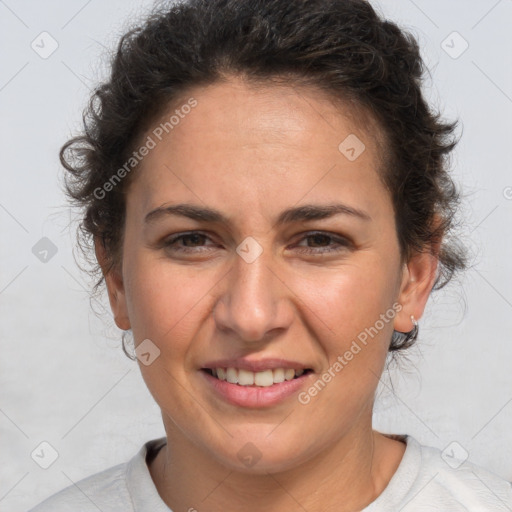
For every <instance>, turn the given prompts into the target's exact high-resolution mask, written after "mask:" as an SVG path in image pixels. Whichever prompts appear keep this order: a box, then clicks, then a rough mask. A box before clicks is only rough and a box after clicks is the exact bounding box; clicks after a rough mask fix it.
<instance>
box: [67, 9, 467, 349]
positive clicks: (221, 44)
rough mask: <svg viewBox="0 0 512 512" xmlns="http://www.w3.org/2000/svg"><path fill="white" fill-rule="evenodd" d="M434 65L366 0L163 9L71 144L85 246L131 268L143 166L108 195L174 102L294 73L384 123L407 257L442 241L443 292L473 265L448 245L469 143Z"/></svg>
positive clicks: (136, 34)
mask: <svg viewBox="0 0 512 512" xmlns="http://www.w3.org/2000/svg"><path fill="white" fill-rule="evenodd" d="M424 71H425V65H424V62H423V60H422V58H421V56H420V51H419V47H418V43H417V41H416V39H415V38H414V36H413V35H412V34H411V33H409V32H407V31H405V30H404V29H400V28H399V27H398V26H397V25H396V24H395V23H393V22H390V21H387V20H385V19H383V18H382V17H381V16H380V15H378V14H377V13H376V11H375V10H374V9H373V7H372V6H371V5H370V3H369V2H368V1H365V0H188V1H183V2H180V3H177V4H171V5H170V6H167V7H163V8H162V7H160V8H158V9H155V10H153V11H152V12H151V13H150V14H149V15H148V16H147V18H146V19H145V20H144V21H143V22H142V23H141V24H140V25H139V26H137V27H136V28H133V29H131V30H129V31H128V32H127V33H125V34H124V35H123V36H122V38H121V40H120V42H119V45H118V47H117V51H116V53H115V55H114V56H113V58H112V62H111V69H110V76H109V78H108V80H106V81H105V82H104V83H102V84H100V85H99V86H98V87H97V88H96V89H95V91H94V93H93V94H92V96H91V99H90V102H89V105H88V107H87V109H86V110H85V112H84V116H83V123H84V130H83V133H82V134H81V135H79V136H77V137H74V138H72V139H70V140H69V141H67V142H66V143H65V144H64V145H63V147H62V149H61V151H60V159H61V162H62V165H63V166H64V168H65V169H66V170H67V171H69V172H68V173H66V177H65V192H66V193H67V195H68V197H69V199H70V200H71V203H72V204H73V205H74V206H78V207H79V208H80V211H81V212H82V215H81V222H80V226H79V230H78V236H79V246H80V248H81V249H82V250H83V252H84V253H86V254H89V255H90V254H91V253H92V252H93V251H91V249H92V248H93V247H94V244H95V242H96V243H98V242H101V243H102V244H103V246H104V248H105V250H106V255H107V258H108V262H109V264H108V269H107V272H109V271H111V270H112V269H113V268H116V267H118V266H120V264H121V261H122V252H121V249H122V240H123V232H124V221H125V197H126V192H127V189H128V186H129V184H130V182H131V179H132V177H133V175H134V173H133V172H132V173H130V174H129V175H128V176H127V177H126V178H124V179H123V181H122V182H121V183H120V184H119V185H118V186H115V187H110V188H111V190H109V191H108V192H107V193H105V194H103V193H102V194H101V195H99V194H98V193H97V190H98V189H99V188H101V187H103V185H104V184H105V183H106V182H107V181H108V180H109V179H110V178H111V177H112V176H113V175H114V174H115V172H116V170H118V169H119V168H120V167H121V166H122V165H123V163H124V162H126V161H127V159H129V158H130V154H131V152H133V150H134V147H135V143H136V141H137V140H138V138H140V137H141V135H143V134H144V133H145V130H146V129H147V127H148V126H149V124H150V123H151V121H152V120H154V119H155V118H156V117H157V116H158V115H159V114H161V112H163V111H164V110H165V109H167V107H168V105H169V104H171V103H173V102H174V101H176V100H177V99H178V98H180V97H182V96H183V95H184V94H185V93H186V92H187V90H188V89H190V88H191V87H196V86H203V85H204V86H206V85H209V84H212V83H215V82H220V81H222V80H225V79H226V77H229V76H230V75H231V76H241V77H244V78H245V79H246V80H250V81H253V82H259V83H268V82H269V81H273V80H283V81H285V82H288V83H290V84H292V85H305V84H306V85H313V86H315V87H317V88H318V89H321V90H322V91H325V92H327V93H328V94H329V95H330V97H331V98H333V100H342V101H343V100H344V101H346V100H347V99H349V100H350V101H351V102H352V103H353V105H355V106H356V107H358V108H361V109H363V110H364V112H366V113H369V114H370V115H371V116H373V117H372V118H373V119H375V120H376V121H377V125H378V127H379V128H380V130H381V132H382V134H383V135H384V137H385V141H386V152H385V153H386V154H385V155H383V156H385V168H384V172H383V173H382V174H383V175H382V176H381V178H382V180H383V182H384V183H385V185H386V187H387V188H388V189H389V191H390V194H391V197H392V202H393V206H394V212H395V222H396V229H397V235H398V240H399V244H400V250H401V254H402V259H403V260H404V261H407V259H408V258H409V256H410V255H411V253H412V251H425V250H432V247H434V246H436V244H437V243H438V242H439V243H440V242H441V241H442V244H441V245H440V249H439V252H438V258H439V269H438V275H437V277H436V281H435V285H434V289H439V288H441V287H442V286H444V285H445V284H446V283H448V282H449V281H450V279H451V278H452V277H453V275H454V274H455V273H456V272H457V271H458V270H461V269H463V268H465V266H466V257H465V251H464V248H463V246H462V245H461V244H460V243H459V242H458V241H457V240H456V238H455V239H452V240H450V243H447V239H448V238H449V236H450V235H451V232H452V231H453V228H454V227H455V222H454V218H455V214H456V213H457V210H458V205H459V202H460V195H459V192H458V190H457V187H456V186H455V184H454V183H453V181H452V179H451V178H450V176H449V173H448V169H447V167H448V165H447V158H446V157H447V155H448V154H449V152H450V151H451V150H452V149H453V148H454V147H455V145H456V144H457V142H458V141H456V140H455V137H454V130H455V127H456V125H457V121H455V122H451V123H448V122H443V121H442V120H441V117H440V114H439V113H437V112H434V111H433V110H432V109H431V108H430V106H429V105H428V104H427V103H426V101H425V99H424V97H423V95H422V91H421V86H422V80H423V75H424ZM95 191H96V192H95ZM103 196H104V197H103ZM435 219H436V220H440V222H437V221H436V222H434V220H435ZM452 238H453V237H452ZM86 257H87V256H86ZM92 274H93V275H94V277H95V278H98V280H97V282H96V284H95V286H94V291H97V290H98V287H99V286H100V285H101V284H102V282H103V280H104V276H103V273H102V271H101V268H100V267H99V265H98V264H97V262H96V261H95V262H94V263H93V270H92ZM416 336H417V330H413V331H411V332H410V333H398V332H396V331H395V332H394V334H393V337H392V340H391V343H390V347H389V350H390V351H397V350H401V349H405V348H408V347H409V346H411V345H412V344H413V343H414V341H415V339H416Z"/></svg>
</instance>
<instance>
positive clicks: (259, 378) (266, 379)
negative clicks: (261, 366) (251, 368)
mask: <svg viewBox="0 0 512 512" xmlns="http://www.w3.org/2000/svg"><path fill="white" fill-rule="evenodd" d="M248 373H252V372H248ZM294 373H295V372H294ZM253 375H254V383H255V384H256V386H264V387H267V386H272V384H274V375H273V373H272V370H265V371H263V372H258V373H254V374H253Z"/></svg>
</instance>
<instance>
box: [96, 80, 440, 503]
mask: <svg viewBox="0 0 512 512" xmlns="http://www.w3.org/2000/svg"><path fill="white" fill-rule="evenodd" d="M187 94H188V95H187V96H185V97H184V98H185V99H184V101H183V103H181V104H184V103H185V102H186V99H187V98H189V97H191V96H193V97H194V98H195V99H196V100H197V102H198V104H197V107H195V108H194V109H193V110H192V111H191V112H190V113H189V114H188V115H187V116H185V117H184V119H181V120H180V123H179V125H177V126H175V127H174V129H173V131H172V132H170V133H169V134H168V135H167V136H166V137H164V138H163V140H162V141H161V142H159V143H158V144H157V146H156V147H155V148H154V149H152V150H151V151H150V153H149V154H148V155H147V156H146V157H145V158H144V160H143V161H142V163H141V164H140V166H139V167H138V168H137V170H136V171H135V172H136V173H137V175H136V176H135V177H134V180H133V182H132V183H131V184H130V187H129V190H128V194H127V205H126V225H125V232H124V241H123V254H122V257H123V259H122V267H121V268H119V270H114V271H112V272H110V273H107V274H106V284H107V288H108V293H109V299H110V304H111V307H112V311H113V313H114V317H115V321H116V323H117V325H118V327H120V328H121V329H125V330H126V329H130V328H131V329H132V330H133V335H134V338H135V340H136V344H138V343H140V342H141V341H142V340H144V339H147V338H148V339H150V340H151V341H152V342H153V343H154V344H155V345H156V346H157V347H158V348H159V350H160V356H159V357H158V358H157V359H155V361H154V362H153V363H152V364H150V365H149V366H145V365H143V364H141V363H140V362H139V366H140V369H141V372H142V376H143V378H144V380H145V382H146V384H147V386H148V389H149V390H150V392H151V394H152V395H153V397H154V399H155V400H156V402H157V403H158V405H159V406H160V408H161V410H162V418H163V422H164V426H165V430H166V434H167V440H168V444H167V446H166V447H164V448H162V449H161V450H160V452H159V453H158V456H157V457H156V459H155V460H154V461H153V462H152V463H151V464H150V466H149V469H150V472H151V476H152V478H153V481H154V482H155V485H156V487H157V489H158V492H159V494H160V496H161V497H162V499H163V500H164V501H165V502H166V503H167V505H168V506H169V507H170V508H172V510H173V511H175V512H182V511H188V510H189V509H191V508H195V509H196V510H197V511H199V512H201V511H205V510H208V511H209V512H217V511H218V512H220V511H224V510H246V511H261V510H266V511H267V512H277V511H279V512H288V511H290V512H291V511H294V512H295V511H296V510H298V509H301V507H304V509H306V510H308V511H309V512H320V511H322V512H326V511H327V512H329V511H335V510H336V511H337V512H340V511H354V510H360V509H362V508H364V507H365V506H367V505H368V504H369V503H371V502H372V501H374V500H375V498H376V497H377V496H379V495H380V494H381V493H382V491H383V490H384V489H385V487H386V485H387V484H388V483H389V481H390V479H391V477H392V476H393V474H394V473H395V471H396V469H397V467H398V465H399V463H400V461H401V459H402V456H403V453H404V450H405V444H404V443H402V442H400V441H398V440H394V439H391V438H390V437H387V436H385V435H383V434H381V433H379V432H377V431H374V430H373V429H372V409H373V403H374V396H375V391H376V388H377V384H378V379H379V376H380V375H381V373H382V371H383V367H384V363H385V359H386V354H387V349H388V346H389V342H390V339H391V335H392V332H393V328H395V329H396V330H398V331H402V332H405V331H409V330H410V329H412V327H413V326H412V323H411V315H414V317H415V318H416V319H419V318H420V317H421V315H422V313H423V310H424V307H425V304H426V301H427V299H428V296H429V293H430V291H431V288H432V286H433V283H434V277H435V271H436V266H437V258H436V257H435V255H432V254H430V253H429V252H427V253H422V254H413V255H412V257H411V258H410V259H409V261H408V262H407V263H402V262H401V259H400V251H399V246H398V240H397V235H396V227H395V221H394V214H393V208H392V203H391V198H390V195H389V192H388V191H387V190H386V188H385V187H384V186H383V184H382V182H381V180H380V177H379V174H378V168H379V164H380V160H379V155H380V150H379V146H377V145H376V141H377V140H379V133H378V132H377V129H376V127H375V125H373V124H371V123H367V122H365V123H363V122H362V120H363V117H360V118H358V116H357V115H355V111H353V110H349V106H348V105H346V106H345V108H344V109H343V108H335V106H334V104H333V103H332V102H331V101H330V100H329V98H328V97H327V96H325V95H324V94H322V93H321V92H319V91H316V90H314V89H310V88H308V89H307V88H305V87H290V86H276V85H271V84H269V85H267V86H263V87H253V86H250V85H248V84H247V83H245V82H244V81H243V80H242V79H241V78H237V77H231V78H230V79H229V80H228V81H226V82H222V83H216V84H214V85H211V86H208V87H201V88H195V89H191V90H190V91H187ZM177 106H178V108H179V104H177ZM175 108H177V107H176V105H173V108H171V109H169V112H162V119H168V118H169V116H170V115H171V114H172V112H173V111H174V109H175ZM358 119H359V120H360V121H361V122H359V123H358ZM158 123H159V121H158V122H156V123H155V126H157V125H158ZM358 125H361V126H358ZM363 128H364V129H363ZM148 134H151V130H148V132H147V133H146V134H144V137H143V138H142V139H143V140H145V138H146V136H147V135H148ZM349 134H356V135H357V137H358V138H359V139H360V140H362V141H363V142H364V144H365V146H366V149H365V151H364V152H363V153H362V154H361V155H360V156H359V157H358V158H357V159H356V160H355V161H352V162H351V161H349V160H348V159H347V158H346V157H345V156H344V155H343V154H342V153H341V152H340V151H339V150H338V145H339V144H340V142H341V141H343V140H344V139H345V138H346V137H347V136H348V135H349ZM331 202H342V203H344V204H346V205H349V206H351V207H354V208H358V209H360V210H363V211H364V212H366V214H367V215H368V216H369V217H370V220H363V219H359V218H357V217H355V216H351V215H346V214H345V215H337V216H333V217H331V218H328V219H323V220H314V221H308V222H306V221H301V222H298V223H294V224H289V225H284V226H277V225H276V224H275V219H276V218H277V216H278V214H279V213H280V212H281V211H282V210H284V209H286V208H289V207H293V206H299V205H304V204H327V203H331ZM176 203H190V204H196V205H199V206H208V207H211V208H215V209H218V210H220V211H221V212H222V213H224V214H225V215H226V216H227V217H228V218H229V221H230V222H229V223H228V224H227V225H223V224H217V223H210V222H202V221H196V220H191V219H188V218H184V217H178V216H163V217H162V218H159V219H158V220H155V221H154V222H152V223H150V224H149V225H147V224H145V222H144V217H145V216H146V214H147V213H148V212H150V211H151V210H153V209H155V208H157V207H159V206H162V205H164V204H166V205H167V204H176ZM193 230H197V231H201V233H202V234H206V237H198V238H197V237H196V238H194V237H192V238H191V239H190V238H189V239H182V240H181V241H178V242H177V243H175V244H174V246H168V247H165V246H164V245H163V243H162V242H163V241H164V240H165V239H166V238H169V237H170V236H171V235H173V234H180V233H185V232H189V231H193ZM312 231H313V232H314V231H321V232H324V234H326V235H331V236H333V237H336V236H338V237H344V238H346V239H347V240H348V241H349V243H348V245H340V244H337V243H336V238H334V239H333V238H327V239H325V238H324V237H321V238H320V239H315V238H314V237H313V238H311V237H310V238H305V237H306V236H307V235H308V234H310V232H312ZM249 236H251V237H253V238H254V239H256V240H257V242H258V243H259V244H260V246H261V248H262V249H263V252H262V254H261V255H260V256H259V257H258V258H257V259H256V260H255V261H254V262H252V263H250V264H249V263H247V262H246V261H244V259H243V258H241V257H240V256H239V255H238V254H237V252H236V248H237V247H238V246H239V245H240V244H241V243H242V241H243V240H244V239H245V238H246V237H249ZM96 247H97V248H96V253H97V257H98V261H99V262H100V264H102V266H103V268H106V267H105V264H106V258H105V253H104V250H103V248H102V246H101V244H99V243H98V244H96ZM173 247H174V249H173ZM177 248H181V249H183V248H188V249H189V250H190V251H192V252H189V253H183V252H179V250H178V249H177ZM307 248H309V250H310V251H311V254H304V253H301V252H300V249H306V250H307ZM325 248H334V249H338V250H333V251H332V252H330V253H324V254H322V253H321V250H322V249H325ZM194 251H195V252H194ZM315 251H317V252H315ZM433 254H435V252H434V253H433ZM395 303H400V304H401V306H402V309H401V311H400V312H399V313H397V314H396V316H395V317H394V318H393V319H392V320H391V321H389V322H388V323H386V324H385V326H384V328H383V329H381V330H380V331H379V333H378V335H376V336H375V337H374V338H373V339H372V340H371V342H369V343H368V344H367V345H366V346H365V347H364V348H363V349H362V350H361V351H360V352H359V353H358V354H357V355H356V356H354V358H353V359H352V360H351V361H350V362H349V363H348V364H347V365H346V366H345V367H344V368H343V370H342V371H340V372H338V373H337V374H336V377H335V378H333V379H332V380H331V382H329V383H328V384H327V385H326V386H325V388H324V389H323V390H322V391H321V392H320V393H318V395H317V396H315V397H314V398H312V399H311V401H310V403H308V404H307V405H302V404H300V403H299V402H298V400H297V395H293V396H291V397H288V398H286V399H285V400H283V401H282V402H280V403H279V404H278V405H274V406H271V407H265V408H243V407H237V406H234V405H231V404H229V403H227V402H225V401H224V400H223V399H222V398H219V397H218V396H217V395H215V394H214V393H213V392H212V390H211V389H210V387H209V386H208V385H207V384H205V380H204V378H203V376H202V375H201V373H200V368H201V366H202V364H204V363H205V362H206V361H208V360H215V359H220V358H229V357H244V356H245V357H247V358H249V359H251V360H259V359H262V358H272V357H278V358H284V359H289V360H294V361H299V362H302V363H304V364H306V365H307V366H308V367H311V368H313V369H314V371H315V373H314V374H312V375H310V376H309V377H308V379H309V380H308V385H307V386H305V389H307V387H309V386H310V385H312V383H313V382H314V381H315V380H317V379H318V378H319V376H321V375H322V374H323V373H324V372H326V371H327V370H328V369H329V368H330V367H331V366H332V364H333V362H334V361H336V359H337V357H338V356H340V355H343V354H344V353H345V351H346V350H348V348H349V347H350V345H351V343H352V341H353V340H354V339H356V338H357V335H358V334H359V333H361V332H362V331H364V329H365V328H368V327H370V326H373V325H374V324H375V322H376V320H378V319H379V315H381V314H382V313H385V312H386V311H388V310H389V309H390V308H392V306H393V304H395ZM248 442H250V443H252V444H253V445H255V446H256V447H257V449H258V451H259V453H260V454H261V459H260V460H259V461H258V462H257V463H256V464H255V465H254V466H252V467H246V466H245V465H244V464H243V463H242V462H241V461H240V460H239V458H238V456H237V454H238V451H239V450H240V449H241V448H242V447H243V446H244V445H245V444H246V443H248Z"/></svg>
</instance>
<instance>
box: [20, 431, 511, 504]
mask: <svg viewBox="0 0 512 512" xmlns="http://www.w3.org/2000/svg"><path fill="white" fill-rule="evenodd" d="M395 437H396V436H395ZM399 437H400V438H402V439H403V440H404V441H405V442H406V444H407V448H406V450H405V452H404V455H403V457H402V460H401V462H400V465H399V466H398V469H397V470H396V472H395V474H394V475H393V477H392V478H391V480H390V482H389V483H388V485H387V487H386V488H385V489H384V491H383V492H382V493H381V495H380V496H378V497H377V499H376V500H374V501H373V502H372V503H371V504H370V505H368V506H367V507H366V508H364V509H363V510H362V511H361V512H397V511H400V512H427V511H428V512H432V511H435V510H439V511H442V512H459V511H460V512H500V511H504V512H505V511H508V512H512V483H510V482H508V481H506V480H504V479H502V478H500V477H499V476H497V475H495V474H493V473H491V472H489V471H487V470H485V469H483V468H481V467H479V466H476V465H475V464H473V463H471V462H469V461H465V462H464V463H462V464H461V465H460V466H459V464H460V462H457V461H456V459H449V462H450V465H449V464H448V463H447V462H445V460H443V458H442V457H441V451H440V450H438V449H437V448H433V447H429V446H422V445H420V444H419V443H418V441H416V439H414V438H413V437H411V436H408V435H405V436H399ZM165 443H166V438H165V437H161V438H159V439H153V440H151V441H148V442H147V443H145V444H144V445H143V446H142V448H141V449H140V450H139V452H138V453H137V454H136V455H135V456H134V457H133V458H132V459H131V460H129V461H128V462H126V463H123V464H118V465H117V466H113V467H111V468H109V469H106V470H104V471H101V472H100V473H96V474H94V475H91V476H89V477H87V478H84V479H83V480H80V481H79V482H77V483H76V486H75V485H71V486H69V487H67V488H65V489H63V490H62V491H60V492H58V493H56V494H54V495H53V496H50V497H49V498H47V499H46V500H45V501H43V502H42V503H40V504H39V505H37V506H36V507H35V508H33V509H31V510H30V511H29V512H98V510H101V511H102V512H172V510H171V509H170V508H169V507H168V506H167V505H166V504H165V503H164V501H162V499H161V498H160V496H159V494H158V491H157V489H156V487H155V484H154V483H153V480H152V478H151V474H150V472H149V469H148V466H147V462H146V456H147V455H149V456H150V457H152V456H154V455H155V454H156V452H157V451H158V450H159V449H160V448H161V447H162V446H163V445H165ZM457 466H458V467H457Z"/></svg>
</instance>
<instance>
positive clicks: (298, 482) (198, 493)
mask: <svg viewBox="0 0 512 512" xmlns="http://www.w3.org/2000/svg"><path fill="white" fill-rule="evenodd" d="M369 423H370V425H369V427H368V428H366V429H363V430H362V429H361V428H360V426H359V428H357V429H356V428H353V429H352V430H351V431H350V432H348V433H346V435H344V436H343V437H342V438H340V439H339V440H338V441H337V443H336V444H335V445H334V446H333V445H329V446H328V447H326V449H325V450H324V451H322V452H321V453H318V454H317V455H315V456H314V457H313V458H310V459H309V460H307V461H306V462H304V463H303V464H301V465H300V466H297V467H294V468H292V469H289V470H286V471H280V472H275V473H271V472H266V473H264V474H250V473H244V472H237V471H235V470H232V469H230V468H227V467H226V466H224V465H222V464H220V463H219V462H218V461H216V460H214V459H213V458H212V457H209V456H208V454H207V453H205V451H204V450H200V449H199V448H198V447H197V446H196V445H194V444H193V443H191V442H190V440H189V439H188V438H186V437H185V436H184V435H183V433H182V432H181V431H180V430H178V429H176V428H172V426H170V425H166V432H167V445H166V446H164V447H163V448H162V449H161V450H160V452H159V453H158V455H157V457H156V458H155V460H154V461H153V462H152V463H151V465H150V467H149V469H150V473H151V476H152V478H153V481H154V482H155V485H156V488H157V490H158V492H159V494H160V496H161V498H162V499H163V501H164V502H165V503H166V504H167V505H168V506H169V507H170V508H171V509H172V510H173V511H175V512H181V511H183V512H185V511H189V510H191V511H193V510H194V509H195V510H197V511H199V512H201V511H203V510H208V511H209V512H221V511H225V510H237V509H240V510H242V509H243V510H246V511H247V512H253V511H254V512H256V511H260V510H265V511H266V512H296V511H297V510H298V509H301V508H302V509H305V510H308V512H320V511H322V512H331V511H332V512H334V511H336V512H349V511H351V512H353V511H354V510H361V509H363V508H364V507H366V506H367V505H369V504H370V503H371V502H372V501H374V500H375V499H376V498H377V497H378V496H379V495H380V494H381V493H382V492H383V490H384V489H385V487H386V486H387V484H388V483H389V481H390V480H391V477H392V476H393V474H394V473H395V471H396V469H397V468H398V466H399V464H400V461H401V459H402V456H403V453H404V451H405V444H404V443H402V442H400V441H397V440H393V439H391V438H389V437H386V436H384V435H383V434H380V433H378V432H375V431H373V430H372V428H371V418H370V422H369ZM169 427H170V428H169Z"/></svg>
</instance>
